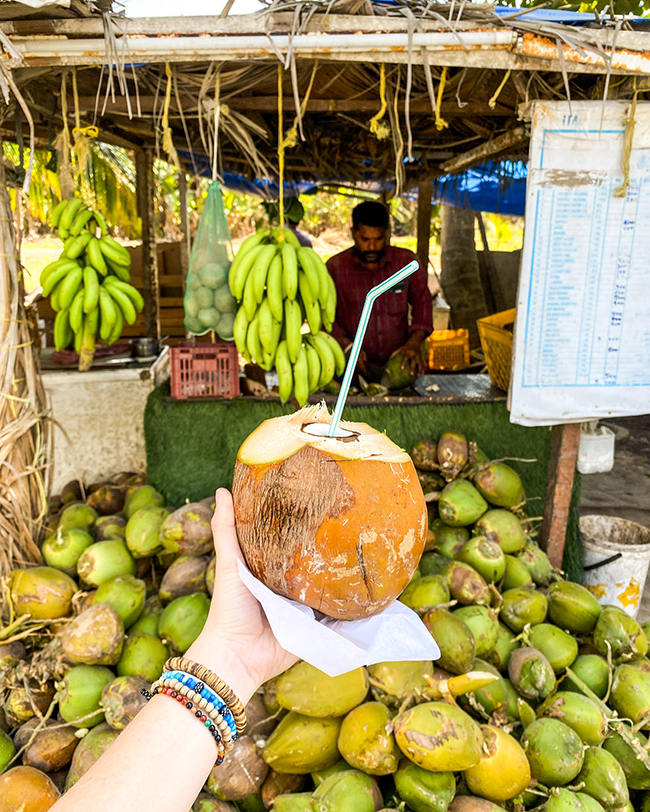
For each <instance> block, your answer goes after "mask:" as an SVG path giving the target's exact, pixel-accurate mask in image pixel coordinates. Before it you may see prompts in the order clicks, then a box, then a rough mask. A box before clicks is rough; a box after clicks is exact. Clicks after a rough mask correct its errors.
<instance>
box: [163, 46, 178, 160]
mask: <svg viewBox="0 0 650 812" xmlns="http://www.w3.org/2000/svg"><path fill="white" fill-rule="evenodd" d="M165 74H166V76H167V87H166V88H165V103H164V105H163V114H162V121H161V129H162V146H163V149H164V150H165V152H166V153H167V157H168V158H169V163H170V164H173V165H174V166H175V167H176V169H180V166H181V164H180V161H179V160H178V153H177V152H176V147H175V146H174V137H173V135H172V131H171V127H170V126H169V107H170V105H171V100H172V83H173V76H172V68H171V65H170V64H169V62H165Z"/></svg>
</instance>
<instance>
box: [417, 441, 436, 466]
mask: <svg viewBox="0 0 650 812" xmlns="http://www.w3.org/2000/svg"><path fill="white" fill-rule="evenodd" d="M411 458H412V460H413V465H415V467H416V468H417V469H418V470H420V471H436V470H437V469H438V443H436V441H435V440H420V442H419V443H416V444H415V445H414V446H413V449H412V450H411Z"/></svg>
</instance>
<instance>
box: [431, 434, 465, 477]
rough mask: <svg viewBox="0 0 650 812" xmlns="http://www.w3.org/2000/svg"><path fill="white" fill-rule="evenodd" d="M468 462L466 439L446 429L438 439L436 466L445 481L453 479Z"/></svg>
mask: <svg viewBox="0 0 650 812" xmlns="http://www.w3.org/2000/svg"><path fill="white" fill-rule="evenodd" d="M468 460H469V447H468V443H467V438H466V437H464V436H463V435H462V434H460V433H459V432H457V431H453V430H450V429H446V430H445V431H443V432H442V434H441V435H440V437H439V438H438V464H439V466H440V470H441V471H442V473H443V475H444V477H445V479H447V480H452V479H455V478H456V477H457V476H458V475H459V474H460V472H461V471H462V470H463V468H464V467H465V466H466V465H467V462H468Z"/></svg>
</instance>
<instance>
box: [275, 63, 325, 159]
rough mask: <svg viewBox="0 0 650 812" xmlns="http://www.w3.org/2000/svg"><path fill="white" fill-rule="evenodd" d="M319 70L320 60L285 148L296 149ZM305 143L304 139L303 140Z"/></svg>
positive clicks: (316, 64)
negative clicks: (299, 129) (299, 130)
mask: <svg viewBox="0 0 650 812" xmlns="http://www.w3.org/2000/svg"><path fill="white" fill-rule="evenodd" d="M317 70H318V60H316V61H315V62H314V67H313V68H312V71H311V78H310V80H309V86H308V88H307V92H306V93H305V98H304V99H303V100H302V104H301V105H300V115H296V117H295V118H294V120H293V124H292V125H291V129H290V130H288V131H287V135H286V137H285V139H284V142H283V143H284V148H285V149H291V148H292V147H295V146H296V144H297V143H298V127H299V126H300V125H301V122H302V119H303V118H304V115H305V113H306V111H307V103H308V102H309V97H310V96H311V90H312V88H313V86H314V79H315V78H316V71H317ZM302 140H303V141H304V138H303V139H302Z"/></svg>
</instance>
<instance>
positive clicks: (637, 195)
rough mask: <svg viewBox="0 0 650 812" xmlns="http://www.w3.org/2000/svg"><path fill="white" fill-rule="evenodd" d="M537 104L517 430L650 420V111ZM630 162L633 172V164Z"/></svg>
mask: <svg viewBox="0 0 650 812" xmlns="http://www.w3.org/2000/svg"><path fill="white" fill-rule="evenodd" d="M631 112H632V111H631V103H630V102H619V101H613V102H605V103H597V102H574V103H573V104H571V105H570V106H569V104H568V103H567V102H553V103H547V102H537V103H536V104H535V107H534V110H533V124H532V132H531V149H530V164H529V171H528V189H527V198H526V228H525V235H524V248H523V252H522V267H521V276H520V281H519V294H518V303H517V321H516V330H515V342H514V362H513V370H512V381H511V387H510V407H511V420H512V421H513V422H514V423H520V424H522V425H554V424H559V423H573V422H579V421H586V420H594V419H596V418H605V417H611V416H623V415H633V414H646V413H648V412H650V103H638V104H637V107H636V111H635V113H634V127H633V128H631V127H630V126H629V123H628V122H629V119H630V116H631ZM627 161H629V171H628V173H627V176H626V173H625V171H624V168H623V167H624V163H626V162H627Z"/></svg>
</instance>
